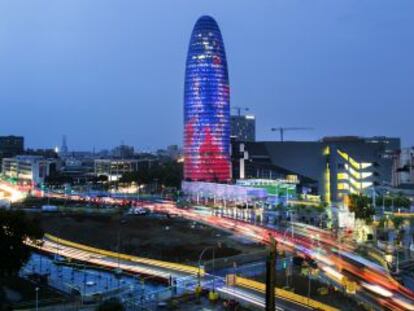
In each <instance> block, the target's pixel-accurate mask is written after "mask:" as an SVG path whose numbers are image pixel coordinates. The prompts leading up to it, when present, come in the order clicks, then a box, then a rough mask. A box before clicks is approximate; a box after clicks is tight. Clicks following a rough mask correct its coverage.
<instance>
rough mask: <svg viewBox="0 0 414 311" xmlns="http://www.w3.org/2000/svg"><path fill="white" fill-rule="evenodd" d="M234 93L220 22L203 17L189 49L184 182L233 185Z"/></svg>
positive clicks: (197, 25)
mask: <svg viewBox="0 0 414 311" xmlns="http://www.w3.org/2000/svg"><path fill="white" fill-rule="evenodd" d="M230 166H231V162H230V92H229V77H228V72H227V61H226V53H225V50H224V44H223V39H222V37H221V33H220V29H219V27H218V25H217V23H216V21H215V20H214V19H213V18H212V17H210V16H202V17H200V18H199V19H198V20H197V22H196V24H195V26H194V29H193V32H192V34H191V39H190V46H189V48H188V54H187V63H186V71H185V90H184V179H185V180H187V181H211V182H229V181H230V179H231V167H230Z"/></svg>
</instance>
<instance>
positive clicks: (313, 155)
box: [232, 136, 400, 203]
mask: <svg viewBox="0 0 414 311" xmlns="http://www.w3.org/2000/svg"><path fill="white" fill-rule="evenodd" d="M399 149H400V140H399V139H398V138H387V137H371V138H363V137H352V136H345V137H326V138H324V139H322V140H320V141H303V142H302V141H284V142H274V141H271V142H237V141H233V143H232V162H233V163H232V164H233V165H232V167H233V179H252V178H265V179H287V177H288V176H289V177H290V178H292V177H294V176H296V177H297V179H298V180H299V181H300V184H299V189H300V191H299V192H301V193H304V192H306V193H314V194H319V195H320V196H321V197H322V198H323V199H324V200H325V201H326V202H328V203H329V202H341V201H342V200H343V199H344V197H345V196H346V195H348V194H352V193H367V192H370V191H372V190H373V188H375V187H378V186H387V185H391V183H392V176H393V159H394V157H395V154H396V153H398V151H399ZM304 189H310V190H311V192H309V191H307V190H306V191H303V190H304Z"/></svg>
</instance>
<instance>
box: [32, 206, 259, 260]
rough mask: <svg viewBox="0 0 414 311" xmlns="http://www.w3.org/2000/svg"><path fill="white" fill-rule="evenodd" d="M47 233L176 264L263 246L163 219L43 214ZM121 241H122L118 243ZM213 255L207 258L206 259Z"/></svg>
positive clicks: (43, 223)
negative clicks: (210, 249)
mask: <svg viewBox="0 0 414 311" xmlns="http://www.w3.org/2000/svg"><path fill="white" fill-rule="evenodd" d="M38 217H40V218H39V221H40V222H41V225H42V227H43V229H44V231H45V232H47V233H51V234H54V235H57V236H60V237H62V238H64V239H68V240H72V241H76V242H79V243H83V244H87V245H93V246H95V247H99V248H104V249H108V250H113V251H117V250H118V245H119V251H120V252H124V253H127V254H132V255H137V256H142V257H149V258H157V259H163V260H169V261H175V262H182V263H184V262H187V263H194V262H197V261H198V257H199V255H200V252H201V251H202V250H203V249H204V248H205V247H208V246H218V247H216V257H217V258H219V257H227V256H233V255H238V254H241V253H250V252H257V251H259V250H263V246H260V245H256V244H250V243H249V244H243V243H241V242H239V241H237V240H236V239H234V238H232V236H231V235H230V234H228V233H226V232H223V231H220V230H216V229H213V228H211V227H208V226H205V225H202V224H198V223H194V222H190V221H187V220H184V219H179V218H167V217H166V216H164V215H158V214H153V215H146V216H137V215H134V216H133V215H128V216H120V215H68V214H67V215H63V214H41V216H38ZM118 241H120V242H119V243H118ZM209 257H211V254H210V255H209V254H207V253H206V255H205V258H206V259H207V258H209Z"/></svg>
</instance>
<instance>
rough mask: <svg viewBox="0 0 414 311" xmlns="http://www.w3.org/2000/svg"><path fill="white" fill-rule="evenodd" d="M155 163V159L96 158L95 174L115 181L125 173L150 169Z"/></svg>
mask: <svg viewBox="0 0 414 311" xmlns="http://www.w3.org/2000/svg"><path fill="white" fill-rule="evenodd" d="M157 163H158V161H157V160H155V159H96V160H95V175H96V176H101V175H104V176H107V177H108V181H117V180H119V179H120V178H121V177H122V175H123V174H125V173H131V172H137V171H138V170H140V169H150V168H152V167H153V166H154V165H157Z"/></svg>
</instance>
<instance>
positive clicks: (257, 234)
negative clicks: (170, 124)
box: [150, 202, 414, 311]
mask: <svg viewBox="0 0 414 311" xmlns="http://www.w3.org/2000/svg"><path fill="white" fill-rule="evenodd" d="M150 210H152V211H154V212H159V213H169V214H175V215H178V216H180V217H184V218H187V219H190V220H193V221H198V222H203V223H206V224H209V225H211V226H215V227H217V228H220V229H224V230H228V231H231V232H234V233H237V234H240V235H243V236H245V237H247V238H249V239H251V240H254V241H257V242H261V243H263V244H268V243H269V241H270V239H271V238H274V239H275V240H276V241H277V242H278V245H279V247H282V248H285V249H287V250H289V251H291V252H294V253H298V254H301V255H302V256H304V257H307V258H311V259H313V260H315V262H317V264H318V267H319V268H320V271H321V272H322V273H324V275H325V276H326V277H328V278H330V279H332V280H334V281H335V282H338V283H344V280H345V279H348V280H350V281H353V282H355V283H356V287H357V291H360V292H363V293H365V294H367V295H369V296H370V297H373V299H375V302H376V303H377V304H379V305H380V306H382V307H383V308H386V309H389V310H393V311H394V310H414V293H413V292H412V291H411V290H410V289H408V288H406V287H404V286H403V285H401V284H400V283H398V282H397V281H396V280H395V279H394V278H393V277H392V276H391V275H390V274H389V272H388V271H387V270H386V269H385V268H384V267H382V266H380V265H379V264H377V263H375V262H372V261H370V260H368V259H366V258H363V257H361V256H358V255H356V254H355V253H354V252H353V249H354V248H353V245H352V244H349V243H348V244H346V243H341V242H338V241H337V240H336V237H334V236H333V235H332V234H330V233H329V232H326V231H323V230H321V229H318V228H311V227H308V228H306V230H307V231H306V232H307V234H306V235H299V234H295V235H294V236H291V235H290V234H286V232H280V231H278V230H276V229H270V228H266V227H262V226H260V225H253V224H250V223H247V222H243V221H240V220H235V219H230V218H224V217H220V216H216V215H212V214H206V212H205V211H199V210H196V209H181V208H177V207H176V206H175V204H174V203H173V202H163V203H155V204H154V203H152V204H151V205H150Z"/></svg>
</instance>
